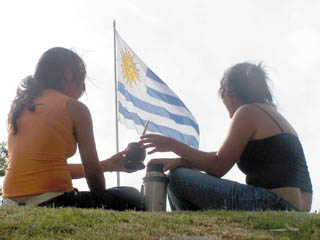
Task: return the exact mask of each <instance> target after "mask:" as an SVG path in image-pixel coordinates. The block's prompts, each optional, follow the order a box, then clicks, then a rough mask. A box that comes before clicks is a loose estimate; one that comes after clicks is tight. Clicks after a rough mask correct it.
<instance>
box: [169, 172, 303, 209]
mask: <svg viewBox="0 0 320 240" xmlns="http://www.w3.org/2000/svg"><path fill="white" fill-rule="evenodd" d="M168 198H169V203H170V206H171V209H172V210H208V209H225V210H245V211H263V210H296V211H299V210H298V209H297V208H296V207H295V206H294V205H292V204H291V203H289V202H288V201H287V200H285V199H283V198H281V197H279V196H278V195H276V194H274V193H272V192H270V191H268V190H267V189H265V188H261V187H255V186H251V185H246V184H240V183H237V182H233V181H230V180H225V179H220V178H216V177H213V176H210V175H208V174H206V173H202V172H200V171H197V170H192V169H187V168H177V169H174V170H172V171H171V172H170V174H169V184H168Z"/></svg>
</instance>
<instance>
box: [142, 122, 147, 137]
mask: <svg viewBox="0 0 320 240" xmlns="http://www.w3.org/2000/svg"><path fill="white" fill-rule="evenodd" d="M148 125H149V120H147V121H146V125H145V126H144V129H143V132H142V136H143V135H145V134H146V131H147V128H148Z"/></svg>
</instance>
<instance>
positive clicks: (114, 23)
mask: <svg viewBox="0 0 320 240" xmlns="http://www.w3.org/2000/svg"><path fill="white" fill-rule="evenodd" d="M113 46H114V90H115V106H116V108H115V110H116V111H115V115H116V150H117V152H119V129H118V91H117V49H116V20H113ZM117 186H118V187H119V186H120V172H117Z"/></svg>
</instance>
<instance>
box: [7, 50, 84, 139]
mask: <svg viewBox="0 0 320 240" xmlns="http://www.w3.org/2000/svg"><path fill="white" fill-rule="evenodd" d="M67 68H69V69H70V70H71V72H72V74H73V77H74V80H76V81H77V80H79V79H80V78H81V77H85V75H86V70H85V65H84V63H83V61H82V59H81V58H80V57H79V56H78V55H77V54H76V53H75V52H73V51H71V50H69V49H66V48H61V47H55V48H51V49H49V50H48V51H46V52H45V53H44V54H43V55H42V56H41V58H40V60H39V62H38V64H37V67H36V71H35V74H34V75H33V76H28V77H26V78H25V79H23V80H22V81H21V83H20V86H18V88H17V92H16V97H15V98H14V100H13V102H12V105H11V109H10V113H9V116H8V124H9V128H10V127H12V129H13V134H16V133H17V132H18V127H17V119H18V118H19V117H20V115H21V114H22V112H23V110H24V109H27V110H28V111H31V112H34V111H35V110H36V105H35V104H34V102H33V100H34V99H35V98H37V97H38V96H39V95H40V94H41V92H42V90H44V89H56V90H59V88H60V86H61V82H62V81H63V80H64V74H65V71H66V69H67Z"/></svg>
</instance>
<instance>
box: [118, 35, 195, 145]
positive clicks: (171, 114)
mask: <svg viewBox="0 0 320 240" xmlns="http://www.w3.org/2000/svg"><path fill="white" fill-rule="evenodd" d="M116 39H117V69H118V73H117V76H118V89H117V91H118V103H119V107H118V115H119V121H120V122H121V123H122V124H124V125H125V126H127V127H128V128H135V129H136V130H137V132H138V134H141V133H142V131H143V127H144V124H145V122H146V120H149V122H150V123H149V126H148V129H147V132H155V133H160V134H163V135H165V136H170V137H173V138H175V139H177V140H179V141H181V142H184V143H185V144H188V145H190V146H192V147H195V148H199V135H200V133H199V126H198V123H197V121H196V120H195V118H194V117H193V115H192V114H191V112H190V111H189V110H188V108H187V107H186V106H185V104H184V103H183V102H182V101H181V100H180V98H179V97H178V96H177V95H176V94H175V93H174V92H173V91H172V90H171V89H170V88H169V87H168V86H167V84H166V83H164V82H163V81H162V80H161V79H160V78H159V77H158V76H156V74H155V73H153V72H152V71H151V69H149V68H148V67H147V66H146V65H145V63H144V62H143V61H141V59H140V58H139V57H138V56H137V55H136V54H135V53H134V52H133V51H132V50H131V48H130V47H129V46H128V45H127V44H126V43H125V42H124V41H123V40H122V39H121V37H120V36H119V34H118V33H117V32H116Z"/></svg>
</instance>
